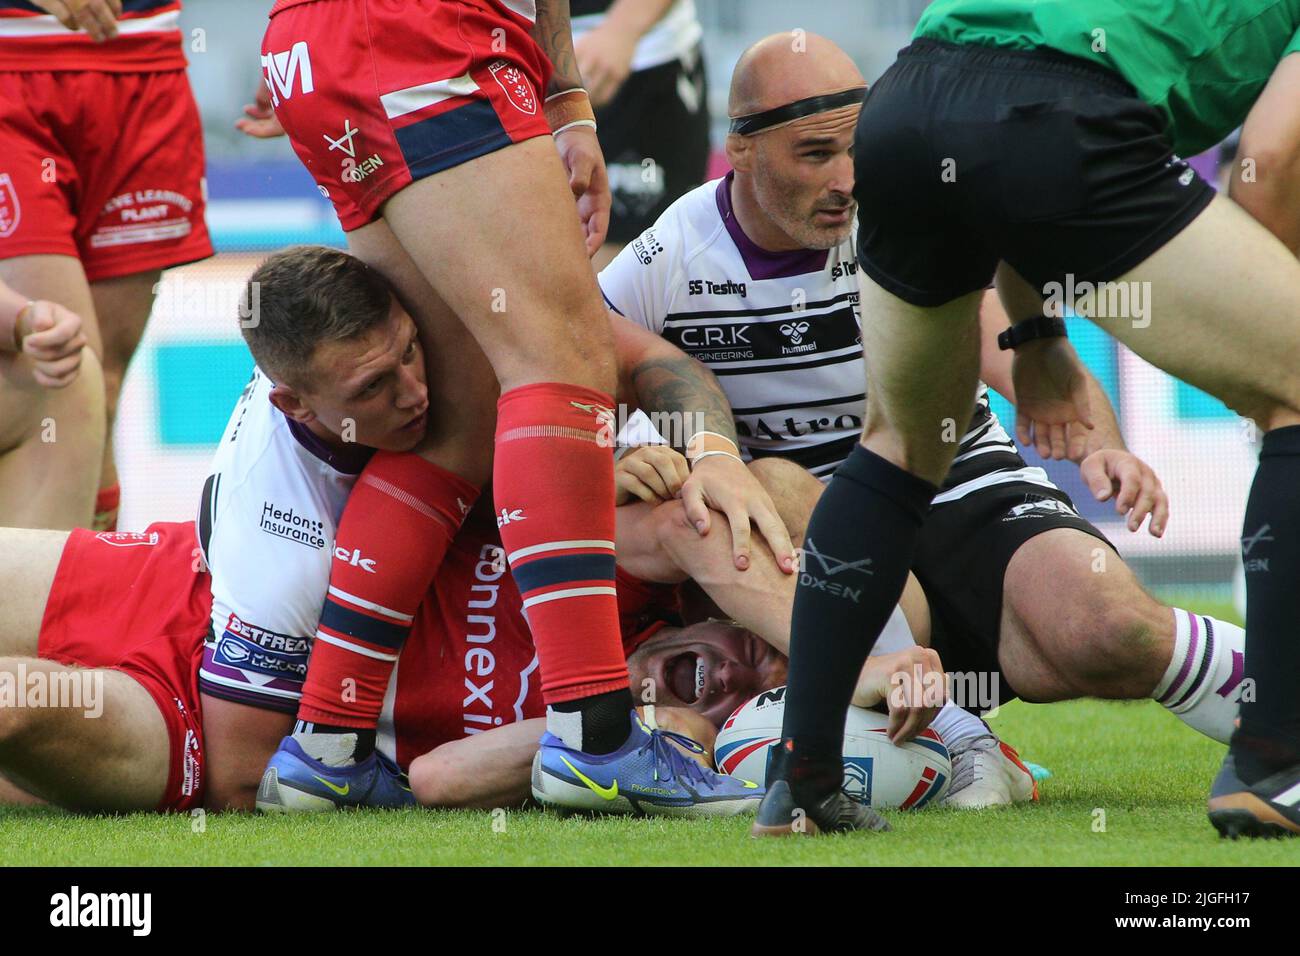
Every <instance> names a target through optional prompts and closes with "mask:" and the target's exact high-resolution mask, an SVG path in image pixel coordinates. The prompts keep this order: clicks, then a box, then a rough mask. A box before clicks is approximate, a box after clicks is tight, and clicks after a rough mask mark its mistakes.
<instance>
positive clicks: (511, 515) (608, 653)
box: [492, 382, 628, 704]
mask: <svg viewBox="0 0 1300 956" xmlns="http://www.w3.org/2000/svg"><path fill="white" fill-rule="evenodd" d="M612 405H613V400H612V399H611V398H610V397H609V396H608V395H604V394H601V393H600V392H596V391H592V390H591V389H586V388H581V387H579V386H576V385H562V384H556V383H550V382H547V383H541V384H537V385H525V386H523V387H522V388H516V389H512V390H510V391H509V392H506V393H505V394H504V395H502V396H501V401H500V402H499V403H498V405H497V433H496V462H495V467H494V469H493V478H492V493H493V497H494V498H495V504H496V509H497V525H498V527H500V529H501V543H502V544H503V545H504V546H505V549H506V558H507V560H508V561H509V563H510V571H511V574H513V575H514V579H515V583H516V584H517V585H518V586H519V593H520V595H521V596H522V597H523V599H524V614H525V616H526V617H527V619H528V626H529V628H530V629H531V631H532V633H533V641H534V643H535V644H536V645H537V658H538V662H539V664H540V667H541V672H542V698H543V699H544V700H545V701H546V703H547V704H557V703H562V702H564V701H572V700H579V699H581V698H585V697H592V696H595V695H596V694H604V693H609V692H610V691H616V690H621V689H623V688H626V687H627V686H628V677H627V663H626V661H625V660H624V657H623V645H622V642H621V640H620V638H619V629H618V601H617V599H616V597H615V591H614V454H613V449H612V444H613V435H612V433H611V432H610V430H609V425H608V424H607V421H602V419H601V418H598V417H597V415H598V414H599V413H600V412H602V411H603V412H604V413H605V415H609V409H610V407H611V406H612Z"/></svg>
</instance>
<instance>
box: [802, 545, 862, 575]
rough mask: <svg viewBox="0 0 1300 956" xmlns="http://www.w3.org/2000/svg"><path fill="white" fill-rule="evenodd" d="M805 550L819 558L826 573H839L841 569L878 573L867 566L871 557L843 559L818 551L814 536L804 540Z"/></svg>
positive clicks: (818, 560) (805, 552) (806, 552)
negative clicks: (851, 559) (857, 559)
mask: <svg viewBox="0 0 1300 956" xmlns="http://www.w3.org/2000/svg"><path fill="white" fill-rule="evenodd" d="M803 550H804V554H807V555H809V556H811V557H814V558H816V559H817V562H818V563H819V564H820V565H821V566H822V571H823V572H824V573H826V574H839V573H840V572H841V571H858V572H860V573H862V574H871V575H874V574H875V573H876V572H874V571H871V570H868V568H867V565H869V564H870V563H871V559H870V558H863V559H862V560H861V561H841V560H840V559H839V558H835V557H832V556H831V555H829V554H822V553H821V552H820V551H818V550H817V546H816V545H815V544H813V539H812V538H809V539H808V540H807V541H806V542H804V549H803Z"/></svg>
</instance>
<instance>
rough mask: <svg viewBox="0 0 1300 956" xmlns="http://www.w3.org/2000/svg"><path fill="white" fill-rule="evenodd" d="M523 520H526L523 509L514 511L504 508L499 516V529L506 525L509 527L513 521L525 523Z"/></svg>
mask: <svg viewBox="0 0 1300 956" xmlns="http://www.w3.org/2000/svg"><path fill="white" fill-rule="evenodd" d="M523 520H524V509H523V508H515V509H514V510H512V511H511V510H507V509H505V508H502V509H501V513H500V514H499V515H497V527H498V528H500V527H503V526H504V525H508V524H509V523H510V522H512V521H523Z"/></svg>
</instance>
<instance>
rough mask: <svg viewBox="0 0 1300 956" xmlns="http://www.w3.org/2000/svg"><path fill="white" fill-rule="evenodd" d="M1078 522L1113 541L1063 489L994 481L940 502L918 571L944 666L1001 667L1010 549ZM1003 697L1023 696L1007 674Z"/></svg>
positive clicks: (920, 548)
mask: <svg viewBox="0 0 1300 956" xmlns="http://www.w3.org/2000/svg"><path fill="white" fill-rule="evenodd" d="M1054 528H1074V529H1076V530H1078V531H1082V532H1084V533H1085V534H1090V535H1092V536H1093V537H1094V538H1096V539H1098V540H1099V541H1101V542H1102V543H1103V544H1104V545H1105V546H1106V547H1108V548H1110V549H1111V550H1114V546H1113V545H1112V544H1111V543H1110V542H1109V541H1108V540H1107V539H1106V536H1105V535H1103V534H1102V533H1101V532H1100V531H1098V530H1097V528H1095V527H1094V526H1093V525H1092V524H1090V523H1089V522H1088V521H1086V520H1085V519H1083V518H1081V517H1080V516H1079V513H1078V512H1077V511H1076V510H1075V508H1074V502H1072V501H1071V500H1070V496H1069V495H1067V494H1066V493H1065V492H1064V491H1061V490H1060V489H1059V488H1045V487H1043V486H1042V485H1035V484H1031V483H1029V482H1024V481H1013V482H1007V483H1006V484H1002V485H991V486H989V487H987V488H983V489H980V490H979V491H973V492H971V493H970V494H968V495H966V496H965V497H962V498H958V499H957V500H956V501H950V502H945V503H943V504H939V505H935V506H934V507H933V508H932V509H931V511H930V514H929V516H928V517H927V518H926V519H925V524H924V525H922V527H921V536H920V538H919V540H918V541H917V547H916V557H915V559H914V560H913V562H912V572H913V573H914V574H915V575H916V577H917V579H918V580H919V581H920V582H921V586H922V587H923V588H924V589H925V595H926V598H927V599H928V600H929V604H930V621H931V632H930V646H931V647H933V648H934V649H935V650H936V651H938V652H939V658H940V660H942V661H943V666H944V670H946V671H948V672H950V673H951V672H962V673H971V672H976V673H991V672H994V671H999V670H1000V669H999V667H998V638H999V633H1000V631H1001V623H1002V585H1003V578H1005V577H1006V573H1007V565H1009V564H1010V563H1011V556H1012V555H1014V554H1015V553H1016V551H1018V550H1019V549H1020V546H1021V545H1022V544H1024V543H1025V542H1026V541H1028V540H1029V539H1030V538H1033V537H1036V536H1037V535H1040V534H1042V533H1043V532H1044V531H1051V530H1052V529H1054ZM1000 696H1001V699H1002V700H1003V701H1007V700H1011V699H1013V698H1014V697H1016V696H1018V695H1017V694H1016V692H1015V689H1014V688H1012V687H1010V686H1009V685H1008V684H1007V682H1006V681H1005V679H1002V680H1001V681H1000Z"/></svg>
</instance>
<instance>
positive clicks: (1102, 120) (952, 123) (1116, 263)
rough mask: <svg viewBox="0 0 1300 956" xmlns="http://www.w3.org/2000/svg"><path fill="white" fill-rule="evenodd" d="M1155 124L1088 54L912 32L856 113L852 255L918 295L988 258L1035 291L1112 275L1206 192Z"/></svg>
mask: <svg viewBox="0 0 1300 956" xmlns="http://www.w3.org/2000/svg"><path fill="white" fill-rule="evenodd" d="M1165 126H1166V124H1165V120H1164V117H1163V115H1162V114H1161V113H1160V112H1159V111H1157V110H1156V109H1155V108H1153V107H1151V106H1149V105H1147V104H1146V103H1145V102H1143V101H1142V100H1140V99H1138V97H1137V95H1136V93H1135V92H1134V90H1133V88H1132V87H1131V86H1129V84H1128V83H1127V82H1126V81H1125V80H1124V79H1123V78H1122V77H1120V75H1119V74H1117V73H1114V72H1112V71H1110V70H1108V69H1105V68H1104V67H1101V66H1098V65H1096V64H1093V63H1090V62H1088V61H1086V60H1081V59H1078V58H1077V57H1071V56H1066V55H1064V54H1061V53H1057V52H1055V51H1051V50H1007V49H998V48H993V47H984V46H974V45H968V46H958V45H953V44H949V43H940V42H937V41H934V40H917V41H915V42H913V43H912V45H911V46H909V47H908V48H907V49H905V50H903V51H902V52H901V53H900V54H899V57H898V61H897V62H896V63H894V65H893V66H891V67H890V68H889V69H888V70H887V71H886V72H885V74H884V76H882V77H881V78H880V80H879V82H877V83H876V84H875V86H873V87H872V88H871V91H870V92H869V93H868V95H867V99H866V101H865V103H864V104H863V106H862V113H861V115H860V116H859V118H858V127H857V133H856V136H855V140H854V152H855V158H854V165H855V173H856V186H855V188H854V195H855V197H856V198H857V200H858V204H859V212H858V220H859V231H858V260H859V263H860V265H861V266H862V268H863V270H865V271H866V273H867V274H868V275H869V276H871V278H872V279H874V280H875V281H876V283H877V284H879V285H880V286H882V287H884V288H885V289H887V290H888V291H890V292H892V293H893V294H894V295H897V296H898V297H899V298H901V299H904V300H905V301H907V302H910V303H912V304H913V305H919V306H936V305H942V304H943V303H945V302H948V301H950V300H952V299H955V298H957V297H959V296H962V295H965V294H967V293H970V292H975V291H977V290H979V289H983V288H985V287H986V286H987V285H988V284H989V281H990V279H991V278H992V276H993V272H994V269H995V268H996V266H997V263H998V260H1000V259H1001V260H1005V261H1006V262H1007V263H1008V264H1010V265H1011V266H1012V267H1013V268H1014V269H1015V270H1016V271H1017V272H1019V273H1020V274H1021V275H1022V276H1023V277H1024V278H1025V279H1027V280H1028V281H1029V282H1030V283H1031V284H1032V285H1034V286H1035V287H1037V288H1038V289H1040V290H1042V289H1044V287H1045V286H1046V285H1047V284H1048V283H1051V282H1060V283H1061V284H1062V285H1065V284H1066V276H1067V275H1068V274H1072V275H1073V277H1074V281H1075V282H1076V283H1078V282H1104V281H1109V280H1112V279H1115V278H1116V277H1118V276H1120V275H1122V274H1123V273H1125V272H1127V271H1129V270H1130V269H1132V268H1133V267H1134V266H1136V265H1138V264H1139V263H1141V262H1142V261H1144V260H1145V259H1146V258H1148V257H1149V256H1150V255H1151V254H1152V253H1154V252H1155V251H1156V250H1158V249H1159V248H1160V247H1161V246H1163V245H1164V244H1165V243H1166V242H1168V241H1169V240H1170V239H1172V238H1173V237H1174V236H1175V235H1177V234H1178V233H1179V232H1180V231H1181V230H1182V229H1183V228H1184V227H1185V226H1186V225H1187V224H1188V223H1190V222H1191V221H1192V220H1193V219H1194V218H1195V217H1196V216H1197V215H1198V214H1199V213H1200V212H1201V211H1202V210H1203V209H1204V208H1205V207H1206V206H1207V205H1208V204H1209V202H1210V200H1211V199H1212V198H1213V196H1214V190H1213V188H1212V187H1211V186H1210V185H1209V184H1208V183H1206V182H1205V181H1204V180H1203V179H1201V178H1200V177H1199V176H1198V175H1197V174H1196V172H1195V171H1194V170H1193V169H1192V168H1191V167H1190V166H1188V165H1187V163H1186V162H1185V161H1183V160H1182V159H1180V158H1179V157H1178V156H1176V155H1175V154H1174V151H1173V146H1172V144H1171V142H1170V140H1169V137H1168V136H1167V135H1166V131H1165Z"/></svg>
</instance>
